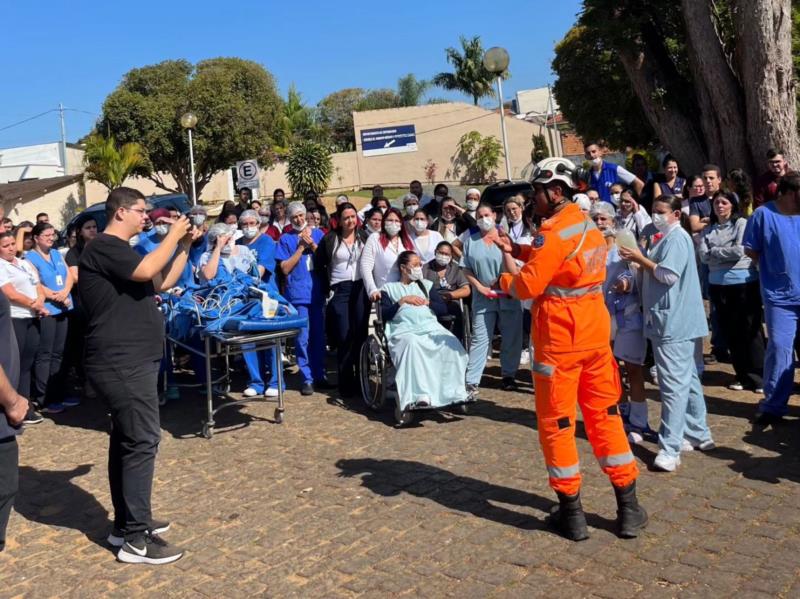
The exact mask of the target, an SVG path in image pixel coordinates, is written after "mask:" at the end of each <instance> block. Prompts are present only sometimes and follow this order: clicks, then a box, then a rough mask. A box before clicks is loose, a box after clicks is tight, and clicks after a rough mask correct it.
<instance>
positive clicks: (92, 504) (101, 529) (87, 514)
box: [14, 464, 112, 551]
mask: <svg viewBox="0 0 800 599" xmlns="http://www.w3.org/2000/svg"><path fill="white" fill-rule="evenodd" d="M91 469H92V465H91V464H83V465H81V466H77V467H75V468H73V469H72V470H37V469H36V468H31V467H30V466H21V467H20V469H19V492H18V493H17V497H16V503H15V505H14V509H16V511H17V512H18V513H19V514H20V515H21V516H22V517H23V518H26V519H28V520H30V521H32V522H38V523H40V524H46V525H48V526H58V527H63V528H73V529H75V530H77V531H79V532H81V533H83V534H84V535H86V538H87V539H89V540H90V541H92V542H93V543H95V544H96V545H99V546H100V547H103V548H104V549H108V550H109V551H111V550H112V548H111V547H110V546H109V545H108V544H107V543H106V542H105V536H106V535H107V534H108V532H109V530H110V529H111V523H110V522H109V521H108V512H107V511H106V509H105V508H104V507H103V506H102V505H101V504H100V502H99V501H97V499H95V497H94V495H92V494H91V493H89V492H88V491H85V490H84V489H82V488H81V487H79V486H78V485H76V484H75V483H73V482H72V479H73V478H77V477H80V476H83V475H85V474H87V473H88V472H89V471H90V470H91Z"/></svg>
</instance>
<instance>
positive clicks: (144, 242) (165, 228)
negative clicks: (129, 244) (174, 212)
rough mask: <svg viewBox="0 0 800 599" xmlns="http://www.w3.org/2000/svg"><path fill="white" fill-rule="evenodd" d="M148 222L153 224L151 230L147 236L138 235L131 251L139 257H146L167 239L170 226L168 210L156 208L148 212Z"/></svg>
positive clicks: (170, 220)
mask: <svg viewBox="0 0 800 599" xmlns="http://www.w3.org/2000/svg"><path fill="white" fill-rule="evenodd" d="M149 216H150V220H151V221H152V223H153V230H152V231H151V233H150V234H149V235H145V234H139V236H138V238H137V240H138V243H136V244H135V245H134V246H133V249H134V250H135V251H136V253H137V254H139V255H140V256H146V255H147V254H149V253H150V252H152V251H153V250H154V249H156V248H157V247H158V246H159V244H161V242H162V241H164V239H165V238H166V237H167V233H169V228H170V226H171V225H172V218H170V215H169V210H167V209H166V208H156V209H155V210H153V211H151V212H150V215H149Z"/></svg>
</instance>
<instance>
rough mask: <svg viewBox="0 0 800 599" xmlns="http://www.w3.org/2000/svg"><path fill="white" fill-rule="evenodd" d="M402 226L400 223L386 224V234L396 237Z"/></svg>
mask: <svg viewBox="0 0 800 599" xmlns="http://www.w3.org/2000/svg"><path fill="white" fill-rule="evenodd" d="M401 226H402V225H401V224H400V223H386V232H387V233H388V234H389V235H390V236H392V237H394V236H395V235H397V234H398V233H399V232H400V227H401Z"/></svg>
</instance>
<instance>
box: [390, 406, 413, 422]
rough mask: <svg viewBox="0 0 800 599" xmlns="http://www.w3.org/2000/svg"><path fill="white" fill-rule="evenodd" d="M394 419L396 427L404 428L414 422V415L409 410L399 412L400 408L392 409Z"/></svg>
mask: <svg viewBox="0 0 800 599" xmlns="http://www.w3.org/2000/svg"><path fill="white" fill-rule="evenodd" d="M394 419H395V420H396V421H397V425H398V426H406V425H409V424H411V423H412V422H414V413H413V412H412V411H411V410H401V409H400V406H397V407H395V409H394Z"/></svg>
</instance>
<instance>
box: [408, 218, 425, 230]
mask: <svg viewBox="0 0 800 599" xmlns="http://www.w3.org/2000/svg"><path fill="white" fill-rule="evenodd" d="M411 224H412V225H413V227H414V230H415V231H416V232H417V233H422V232H423V231H424V230H425V229H427V228H428V221H426V220H422V219H414V220H413V221H412V223H411Z"/></svg>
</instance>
